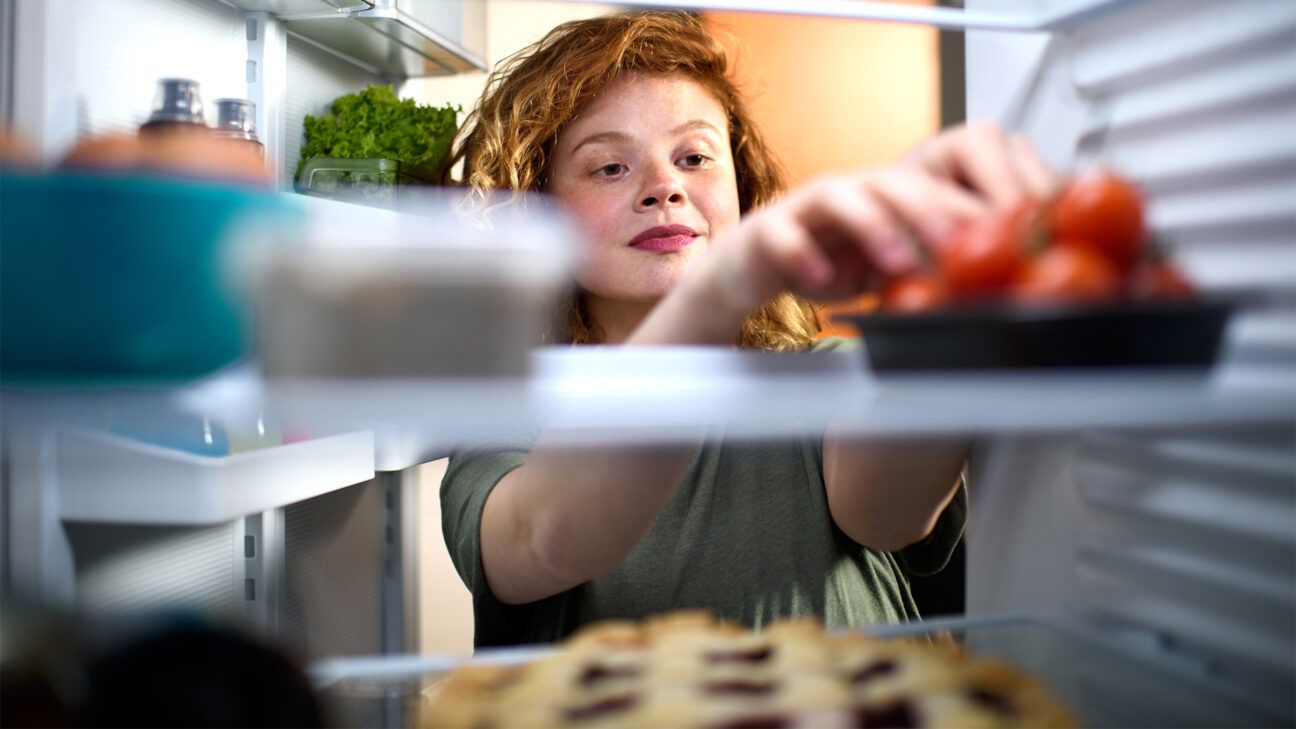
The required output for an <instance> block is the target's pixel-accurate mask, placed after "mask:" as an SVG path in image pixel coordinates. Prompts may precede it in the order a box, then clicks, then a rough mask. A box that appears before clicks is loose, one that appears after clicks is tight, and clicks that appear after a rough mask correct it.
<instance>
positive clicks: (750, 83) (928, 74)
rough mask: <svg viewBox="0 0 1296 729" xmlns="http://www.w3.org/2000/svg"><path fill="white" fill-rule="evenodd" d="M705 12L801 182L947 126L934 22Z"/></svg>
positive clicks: (866, 162)
mask: <svg viewBox="0 0 1296 729" xmlns="http://www.w3.org/2000/svg"><path fill="white" fill-rule="evenodd" d="M921 4H929V3H928V2H922V3H921ZM703 18H704V20H705V22H706V23H707V24H708V26H710V27H711V28H712V30H713V31H716V34H717V36H718V37H719V38H720V39H721V40H722V42H724V43H725V45H726V46H727V47H728V48H729V49H730V58H731V60H732V61H733V64H734V67H735V76H736V78H737V81H738V83H739V86H740V88H742V89H743V91H744V93H745V94H746V96H747V99H748V102H749V103H750V104H751V107H752V112H753V114H754V115H755V117H756V120H757V123H758V124H759V125H760V127H761V129H762V130H763V131H764V132H765V134H766V136H767V139H768V141H769V142H770V144H771V145H772V146H773V147H774V150H775V151H776V152H777V153H778V155H779V157H780V158H781V159H782V161H783V164H784V165H785V166H786V167H787V170H788V173H789V178H790V182H791V183H792V184H794V185H795V184H797V183H798V182H803V181H805V180H808V179H810V178H813V177H814V176H815V175H817V174H820V173H823V172H829V171H834V170H849V169H854V168H859V167H868V166H875V165H883V164H886V163H888V162H891V161H894V160H896V159H897V158H899V157H900V156H902V155H903V154H904V153H905V152H906V151H907V150H908V149H909V148H910V147H912V146H913V145H915V144H917V143H918V142H920V141H922V140H923V139H925V138H927V137H930V136H931V135H933V134H935V133H936V131H937V130H938V129H939V128H940V76H939V66H938V60H937V35H936V31H935V30H934V29H932V28H930V27H926V26H916V25H901V24H896V23H877V22H864V21H856V20H836V19H827V18H810V17H798V16H789V15H769V14H760V13H725V12H707V13H704V14H703ZM867 305H868V302H867V301H853V302H849V303H847V304H845V305H844V306H843V305H834V306H833V307H831V308H830V309H829V310H828V311H826V312H825V316H824V317H823V319H824V323H825V328H828V325H829V323H830V322H829V317H830V316H831V314H832V313H833V312H836V311H840V310H842V309H859V308H860V307H861V306H867ZM827 333H841V334H852V333H853V332H851V331H830V332H826V334H827Z"/></svg>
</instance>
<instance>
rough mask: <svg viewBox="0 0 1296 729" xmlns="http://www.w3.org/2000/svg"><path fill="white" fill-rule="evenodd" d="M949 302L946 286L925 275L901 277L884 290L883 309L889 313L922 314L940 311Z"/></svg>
mask: <svg viewBox="0 0 1296 729" xmlns="http://www.w3.org/2000/svg"><path fill="white" fill-rule="evenodd" d="M948 301H949V294H948V292H946V290H945V285H944V283H942V282H941V281H940V279H938V278H937V277H935V276H932V275H929V274H923V273H915V274H910V275H908V276H901V277H899V278H897V279H895V280H893V281H892V282H891V283H889V284H888V285H887V287H886V288H885V289H883V290H882V308H883V309H886V310H888V311H898V312H909V313H914V312H920V311H931V310H933V309H939V308H941V307H942V306H944V305H945V304H946V303H947V302H948Z"/></svg>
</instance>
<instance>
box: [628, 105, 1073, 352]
mask: <svg viewBox="0 0 1296 729" xmlns="http://www.w3.org/2000/svg"><path fill="white" fill-rule="evenodd" d="M1056 180H1057V177H1056V175H1055V174H1054V173H1053V172H1052V171H1051V170H1050V169H1049V167H1048V165H1046V164H1045V163H1044V162H1043V161H1042V160H1041V159H1040V158H1039V155H1038V154H1036V152H1035V150H1034V148H1033V147H1032V146H1031V144H1030V142H1029V141H1027V140H1025V139H1024V138H1020V137H1010V136H1008V135H1006V134H1005V133H1004V132H1003V131H1002V130H1000V129H998V128H997V127H995V126H993V125H989V124H972V125H966V126H960V127H955V128H953V129H951V130H949V131H947V132H945V133H943V134H941V135H939V136H937V137H935V138H933V139H931V140H929V141H927V142H925V143H924V144H922V145H921V146H919V147H918V148H917V149H915V150H914V151H913V152H912V153H911V154H910V155H909V156H908V157H906V158H905V159H904V160H903V161H901V162H900V163H898V164H896V165H894V166H891V167H886V168H881V169H874V170H865V171H862V172H855V173H849V174H838V175H831V176H827V177H823V178H820V179H818V180H815V181H813V182H810V183H808V184H806V185H802V186H800V187H798V188H796V189H795V190H794V191H792V192H791V193H790V194H788V195H787V196H786V197H785V198H783V199H781V200H779V201H777V202H775V203H773V204H771V205H769V206H767V207H765V208H764V209H762V210H759V211H757V212H755V213H752V214H751V215H749V216H747V217H746V218H745V219H744V220H743V221H742V222H741V223H740V224H739V225H738V226H737V227H736V228H734V229H733V230H731V231H729V232H728V233H726V234H725V235H724V236H721V237H720V238H718V239H717V240H716V241H715V242H714V243H713V244H712V248H711V250H710V251H708V253H707V255H706V256H705V257H703V258H702V259H701V260H700V261H698V264H697V268H696V269H694V270H693V271H691V272H690V273H689V275H688V276H686V277H685V279H684V280H683V281H681V283H680V286H679V287H678V288H677V289H676V290H675V291H674V292H672V294H671V295H670V296H667V297H666V298H665V299H663V300H662V302H661V304H659V305H658V306H657V307H656V308H655V309H654V311H653V313H651V314H650V315H649V317H648V319H646V320H645V322H644V323H643V324H642V325H641V326H640V328H639V329H638V330H636V333H635V335H633V336H632V338H631V340H632V341H634V342H636V343H643V344H665V343H672V344H680V343H695V344H704V343H712V344H719V343H727V342H732V341H733V337H734V335H735V334H736V332H737V331H738V329H739V328H740V327H741V325H742V322H743V321H744V320H745V319H746V318H747V317H748V316H749V315H750V314H751V313H752V312H753V311H755V310H757V309H758V308H760V307H761V306H762V305H763V304H765V302H767V301H769V300H770V299H772V298H774V297H775V296H777V295H778V294H780V293H783V292H784V291H790V292H792V293H795V294H798V295H800V296H804V297H806V298H810V299H816V300H820V301H829V300H833V299H840V298H846V297H849V296H853V295H857V294H860V293H864V292H866V291H870V290H872V289H874V288H877V287H879V286H880V285H882V284H885V282H886V281H887V280H888V279H890V278H892V277H894V276H898V275H901V274H904V273H908V272H910V271H912V270H913V269H915V268H917V267H919V266H920V265H922V263H923V261H924V259H925V258H926V257H927V256H928V255H929V252H930V251H934V250H937V249H939V247H940V246H941V244H942V243H943V242H944V241H945V239H946V238H948V237H949V236H950V234H952V233H953V232H954V231H955V230H957V229H958V228H959V227H961V226H963V225H965V224H966V223H968V222H969V221H971V220H973V219H976V218H978V217H983V216H987V215H992V214H995V213H997V212H1001V211H1004V210H1007V209H1010V208H1012V207H1013V206H1015V205H1017V204H1018V203H1019V202H1021V201H1022V200H1023V199H1025V198H1027V197H1043V196H1046V195H1047V194H1048V193H1049V192H1050V191H1051V190H1052V188H1053V187H1054V186H1055V185H1056Z"/></svg>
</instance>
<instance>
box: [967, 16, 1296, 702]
mask: <svg viewBox="0 0 1296 729" xmlns="http://www.w3.org/2000/svg"><path fill="white" fill-rule="evenodd" d="M991 4H992V3H977V5H983V6H984V5H991ZM969 5H972V3H969ZM1109 5H1110V6H1111V8H1110V9H1108V10H1107V12H1104V13H1103V14H1101V15H1098V16H1096V17H1093V18H1090V19H1088V20H1087V21H1085V22H1082V23H1080V24H1078V25H1076V26H1074V27H1071V28H1063V29H1060V30H1058V31H1056V32H1052V33H1038V34H1005V33H993V32H985V31H974V32H969V33H968V35H967V73H968V76H967V84H968V115H969V118H971V119H994V120H998V121H999V122H1001V123H1003V124H1004V125H1005V126H1007V127H1008V128H1009V129H1011V130H1015V131H1018V132H1021V133H1024V134H1026V135H1028V136H1029V137H1030V138H1031V139H1033V140H1035V142H1036V143H1037V144H1038V145H1039V146H1040V147H1041V150H1042V152H1043V153H1044V154H1045V156H1046V157H1047V158H1048V159H1049V160H1050V161H1051V162H1052V163H1053V164H1055V165H1057V166H1058V167H1059V168H1061V169H1077V168H1084V167H1088V166H1093V165H1102V164H1108V165H1112V166H1115V167H1116V168H1117V169H1120V170H1121V171H1123V172H1124V173H1126V174H1128V175H1131V176H1133V177H1134V178H1136V179H1137V180H1138V181H1139V182H1140V183H1141V184H1142V186H1143V188H1144V190H1145V192H1146V193H1147V195H1148V197H1149V204H1150V217H1151V228H1152V229H1153V232H1154V233H1155V235H1156V236H1157V238H1158V240H1159V241H1160V242H1162V243H1163V244H1164V245H1165V246H1166V248H1167V249H1168V251H1169V252H1170V254H1171V255H1172V256H1173V257H1174V258H1175V260H1177V261H1179V262H1180V263H1181V264H1182V265H1183V266H1184V267H1185V268H1186V269H1187V271H1188V272H1189V274H1190V275H1191V276H1192V278H1193V279H1195V280H1196V281H1197V282H1199V283H1200V284H1201V285H1202V287H1203V289H1204V290H1205V291H1206V293H1207V294H1208V295H1232V294H1239V293H1243V294H1245V295H1247V296H1249V297H1250V298H1249V301H1251V302H1252V303H1251V304H1250V305H1249V307H1248V308H1247V309H1246V310H1245V311H1244V312H1243V313H1242V314H1241V315H1239V316H1238V317H1237V318H1236V319H1235V320H1234V322H1233V323H1232V326H1231V328H1230V330H1229V333H1228V347H1227V352H1226V360H1227V361H1228V362H1229V363H1230V365H1232V366H1234V369H1233V371H1232V375H1230V376H1231V377H1234V378H1235V379H1236V382H1238V383H1243V384H1246V383H1250V384H1255V385H1257V386H1258V385H1260V384H1261V383H1264V382H1275V381H1283V382H1291V381H1292V379H1293V378H1296V308H1294V307H1293V304H1292V302H1293V293H1294V292H1296V135H1293V133H1292V130H1293V129H1296V5H1293V4H1292V3H1289V2H1283V1H1282V0H1278V1H1276V2H1268V1H1265V0H1254V1H1250V2H1240V3H1218V2H1207V1H1199V0H1151V1H1150V2H1142V3H1128V2H1127V3H1112V4H1109ZM1291 407H1292V413H1293V416H1294V418H1296V402H1293V403H1291ZM980 455H981V456H982V458H981V459H980V461H979V462H978V469H979V474H978V475H979V476H980V478H977V479H974V484H978V483H979V484H981V485H982V487H983V490H982V493H980V494H974V499H975V500H974V505H973V510H974V519H973V524H972V528H971V530H970V532H969V535H968V543H969V554H970V568H969V575H968V584H969V593H968V604H969V612H971V613H976V614H995V613H1005V612H1022V611H1025V612H1046V613H1051V614H1056V615H1062V616H1065V617H1066V618H1068V619H1071V620H1075V621H1078V622H1080V623H1082V624H1085V625H1088V626H1091V627H1094V628H1097V629H1098V630H1100V631H1102V633H1103V634H1105V635H1107V636H1109V637H1114V638H1118V639H1120V640H1122V641H1123V642H1125V643H1126V644H1128V645H1130V646H1133V647H1136V648H1138V649H1141V650H1145V651H1147V652H1150V653H1155V654H1158V655H1160V656H1163V657H1167V658H1170V659H1172V660H1174V661H1176V662H1179V663H1181V664H1183V665H1185V666H1187V667H1190V668H1191V670H1193V671H1194V672H1196V673H1198V674H1200V675H1201V676H1203V677H1208V678H1209V679H1210V680H1211V681H1215V682H1219V683H1222V684H1225V685H1228V686H1230V687H1232V688H1233V689H1236V690H1237V691H1239V692H1241V693H1243V694H1246V695H1250V696H1253V697H1254V698H1256V700H1258V701H1267V702H1270V703H1271V704H1277V706H1276V708H1277V709H1278V710H1280V711H1281V712H1282V715H1286V716H1292V715H1293V712H1294V711H1296V707H1293V706H1291V703H1290V700H1289V689H1290V686H1291V685H1292V684H1293V681H1296V580H1294V579H1293V575H1294V574H1296V429H1294V428H1293V427H1292V426H1291V425H1290V424H1288V425H1283V426H1276V427H1265V428H1259V427H1249V426H1248V425H1247V424H1246V423H1243V422H1239V423H1237V424H1236V425H1235V426H1229V427H1223V428H1214V429H1204V428H1201V427H1197V426H1195V425H1194V423H1192V422H1184V423H1183V424H1182V427H1179V428H1174V429H1168V430H1166V431H1164V432H1144V433H1130V432H1083V433H1074V434H1053V435H1046V436H1045V435H1041V436H1025V435H1023V436H1020V437H1015V438H1008V439H1003V440H1000V441H998V442H996V443H995V444H994V447H993V448H989V449H986V450H985V451H983V452H982V453H981V454H980Z"/></svg>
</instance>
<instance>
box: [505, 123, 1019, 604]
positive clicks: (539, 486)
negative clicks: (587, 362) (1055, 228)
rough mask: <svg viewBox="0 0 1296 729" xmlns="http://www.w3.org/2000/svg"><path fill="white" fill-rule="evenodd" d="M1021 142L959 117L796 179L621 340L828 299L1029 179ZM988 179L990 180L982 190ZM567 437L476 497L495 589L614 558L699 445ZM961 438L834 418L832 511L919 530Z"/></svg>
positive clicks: (691, 332)
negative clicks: (1019, 158) (916, 140)
mask: <svg viewBox="0 0 1296 729" xmlns="http://www.w3.org/2000/svg"><path fill="white" fill-rule="evenodd" d="M987 140H989V141H987ZM1015 148H1016V147H1015V146H1013V145H1010V144H1008V142H1007V141H1006V138H1005V137H1003V135H1002V133H1000V132H998V131H997V130H995V129H994V128H993V127H984V126H981V127H970V128H964V129H960V130H958V131H956V132H954V133H947V134H945V135H942V136H941V137H938V138H936V139H935V140H933V141H932V142H931V143H929V144H928V145H925V147H924V148H923V149H921V150H920V151H919V153H917V154H915V155H914V156H913V158H912V159H911V161H910V162H908V163H906V164H903V165H900V166H897V167H893V168H889V169H886V170H881V171H870V172H864V173H858V174H853V175H842V176H835V177H830V178H825V179H823V180H820V181H818V182H816V183H813V184H810V185H807V186H804V187H802V188H799V189H798V190H797V191H796V192H794V193H792V194H790V195H789V196H787V197H786V198H784V199H783V200H781V201H779V202H778V203H776V204H774V205H771V206H769V207H767V208H766V209H764V210H761V211H759V212H757V213H754V214H752V215H750V216H748V217H747V218H746V219H745V220H744V221H743V222H742V223H740V224H739V225H738V226H737V227H736V228H735V229H734V230H732V231H730V232H729V233H728V234H726V235H725V236H723V237H722V238H721V239H719V240H717V241H715V242H713V244H712V247H711V249H710V250H709V251H708V252H707V254H706V255H705V256H703V257H702V259H701V260H699V261H698V262H697V264H696V265H695V266H694V267H693V268H692V269H691V270H690V271H689V273H688V274H687V275H686V276H685V278H684V279H683V280H682V281H681V282H680V284H679V285H678V286H677V287H676V288H675V289H674V290H672V291H671V293H669V294H668V295H667V296H666V297H665V298H663V299H662V301H661V302H659V304H658V305H657V306H656V307H654V308H653V310H652V311H651V312H650V313H649V315H648V317H647V318H646V319H645V320H644V321H643V322H642V323H641V324H640V326H639V327H638V328H637V329H636V330H635V332H634V334H633V335H632V336H631V337H630V338H629V339H628V340H627V341H626V342H625V344H627V345H636V344H641V345H654V344H656V345H665V344H718V345H730V344H732V343H733V342H734V341H735V340H736V339H737V335H738V332H739V329H740V327H741V326H742V322H743V321H744V320H745V319H746V317H747V316H748V315H749V314H750V313H751V312H752V311H755V310H756V309H758V308H759V307H760V306H762V305H763V304H764V303H765V302H766V301H768V300H769V299H771V298H773V297H774V296H776V295H778V294H779V293H782V292H783V291H793V292H796V293H799V294H802V295H806V296H810V297H813V298H820V299H831V298H836V297H841V296H847V295H852V294H856V293H859V292H862V291H866V290H868V289H869V288H870V287H871V286H873V285H874V284H875V283H877V279H878V277H879V276H882V277H885V276H887V275H892V274H898V273H903V272H905V271H907V270H909V269H911V268H912V267H913V266H914V265H916V263H917V256H916V255H915V252H914V250H913V249H912V243H911V242H910V241H911V240H912V239H913V238H914V237H916V238H918V239H919V240H921V241H923V242H925V243H928V244H936V243H938V242H939V241H940V239H941V238H943V237H944V236H945V235H947V234H948V232H949V231H951V230H953V229H954V228H955V227H957V226H958V225H960V224H962V223H963V222H965V221H966V220H968V219H970V218H974V217H976V216H979V215H985V214H987V213H988V212H989V211H991V210H993V209H999V208H1002V207H1004V206H1005V205H1008V204H1010V202H1011V201H1012V200H1014V199H1015V198H1019V197H1020V196H1021V195H1023V194H1025V191H1026V190H1027V189H1031V188H1030V187H1029V186H1028V185H1026V184H1025V183H1023V182H1021V181H1020V180H1021V179H1024V175H1023V173H1020V172H1019V173H1012V172H1011V170H1013V169H1016V168H1017V167H1020V166H1021V164H1020V162H1012V161H1009V162H1005V161H1004V160H1003V159H1001V157H1003V155H1007V154H1009V152H1010V151H1011V150H1012V149H1015ZM1027 151H1028V150H1027ZM1014 154H1016V153H1014ZM1014 159H1015V158H1014ZM1032 159H1033V158H1032ZM1036 162H1037V160H1036ZM1014 165H1016V167H1014ZM1037 167H1041V166H1040V165H1036V164H1035V163H1034V162H1032V163H1031V169H1032V172H1031V173H1030V174H1029V175H1026V176H1029V177H1030V178H1031V179H1034V180H1035V181H1036V183H1039V182H1040V180H1041V179H1042V176H1041V174H1040V170H1039V169H1036V168H1037ZM1005 170H1008V172H1005ZM1014 174H1015V176H1014ZM986 186H991V187H993V188H994V189H995V190H996V192H995V194H993V195H990V194H985V193H979V192H978V191H979V190H981V189H983V188H985V187H986ZM573 442H574V441H570V440H569V441H564V442H557V441H555V440H554V439H553V437H541V439H540V440H539V441H538V442H537V444H536V447H535V448H534V449H533V450H532V452H531V453H530V454H529V455H528V457H527V460H526V462H525V463H524V464H523V465H522V466H521V467H519V468H517V469H515V470H514V471H512V472H510V473H509V474H508V475H507V476H505V477H504V478H503V479H501V480H500V482H499V484H497V485H496V487H495V489H494V490H493V491H492V492H491V494H490V496H489V498H488V499H487V501H486V505H485V508H484V511H483V514H482V523H481V554H482V564H483V568H484V570H485V573H486V578H487V581H488V583H489V584H490V588H491V591H492V593H493V594H494V595H495V596H496V598H498V599H499V600H500V601H501V602H505V603H526V602H532V601H535V600H539V599H542V598H545V597H548V596H550V595H554V594H557V593H559V592H562V591H564V590H567V589H570V588H572V587H575V586H576V585H579V584H581V583H583V582H586V581H588V580H591V579H593V578H595V577H598V576H600V575H603V574H605V573H607V572H609V571H611V570H612V569H614V568H615V567H616V566H617V565H618V564H620V563H621V561H622V560H623V559H625V557H626V556H627V555H628V554H629V553H630V551H631V550H633V549H634V547H635V545H637V544H638V543H639V540H640V539H642V538H643V536H644V534H646V533H647V532H648V529H649V528H651V527H652V524H653V522H654V521H656V519H657V516H658V515H659V514H660V513H661V510H662V509H663V508H664V507H665V505H666V503H667V502H668V501H669V500H670V498H671V496H673V495H674V493H675V489H676V487H677V485H678V483H679V480H680V477H681V476H682V475H683V473H684V470H685V469H686V468H687V467H688V462H689V459H690V457H691V455H692V453H693V451H694V448H695V445H696V444H679V445H673V446H597V447H596V446H578V445H573ZM964 449H965V447H964V446H961V445H960V444H944V445H942V444H929V443H923V444H919V443H914V444H912V446H909V447H906V448H904V449H895V448H891V447H879V446H878V445H877V444H873V445H870V444H868V443H859V442H854V441H852V440H851V439H849V438H847V437H845V436H844V435H840V434H839V433H837V432H832V433H829V435H828V437H827V438H826V439H825V443H824V451H825V480H826V482H827V483H828V489H829V503H830V510H831V512H832V516H833V518H834V519H835V520H836V521H837V523H838V525H839V526H840V527H841V528H842V529H843V531H845V532H846V533H847V534H849V535H851V536H852V537H853V538H855V539H856V540H857V541H860V542H861V543H864V544H868V545H869V546H876V547H878V548H887V547H888V546H890V545H897V544H898V545H900V546H904V545H903V544H900V543H901V542H905V540H908V539H910V537H913V536H917V538H921V536H922V535H925V534H926V533H927V532H928V531H930V528H931V525H932V524H934V521H935V516H936V515H939V513H940V511H941V510H942V509H943V508H944V506H945V504H946V503H948V501H949V499H950V498H951V496H952V494H953V493H954V483H955V477H956V475H957V473H958V469H959V467H960V466H961V463H962V458H963V452H964ZM920 451H921V452H920ZM911 541H917V539H916V538H915V539H913V540H911ZM906 543H908V542H906Z"/></svg>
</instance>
